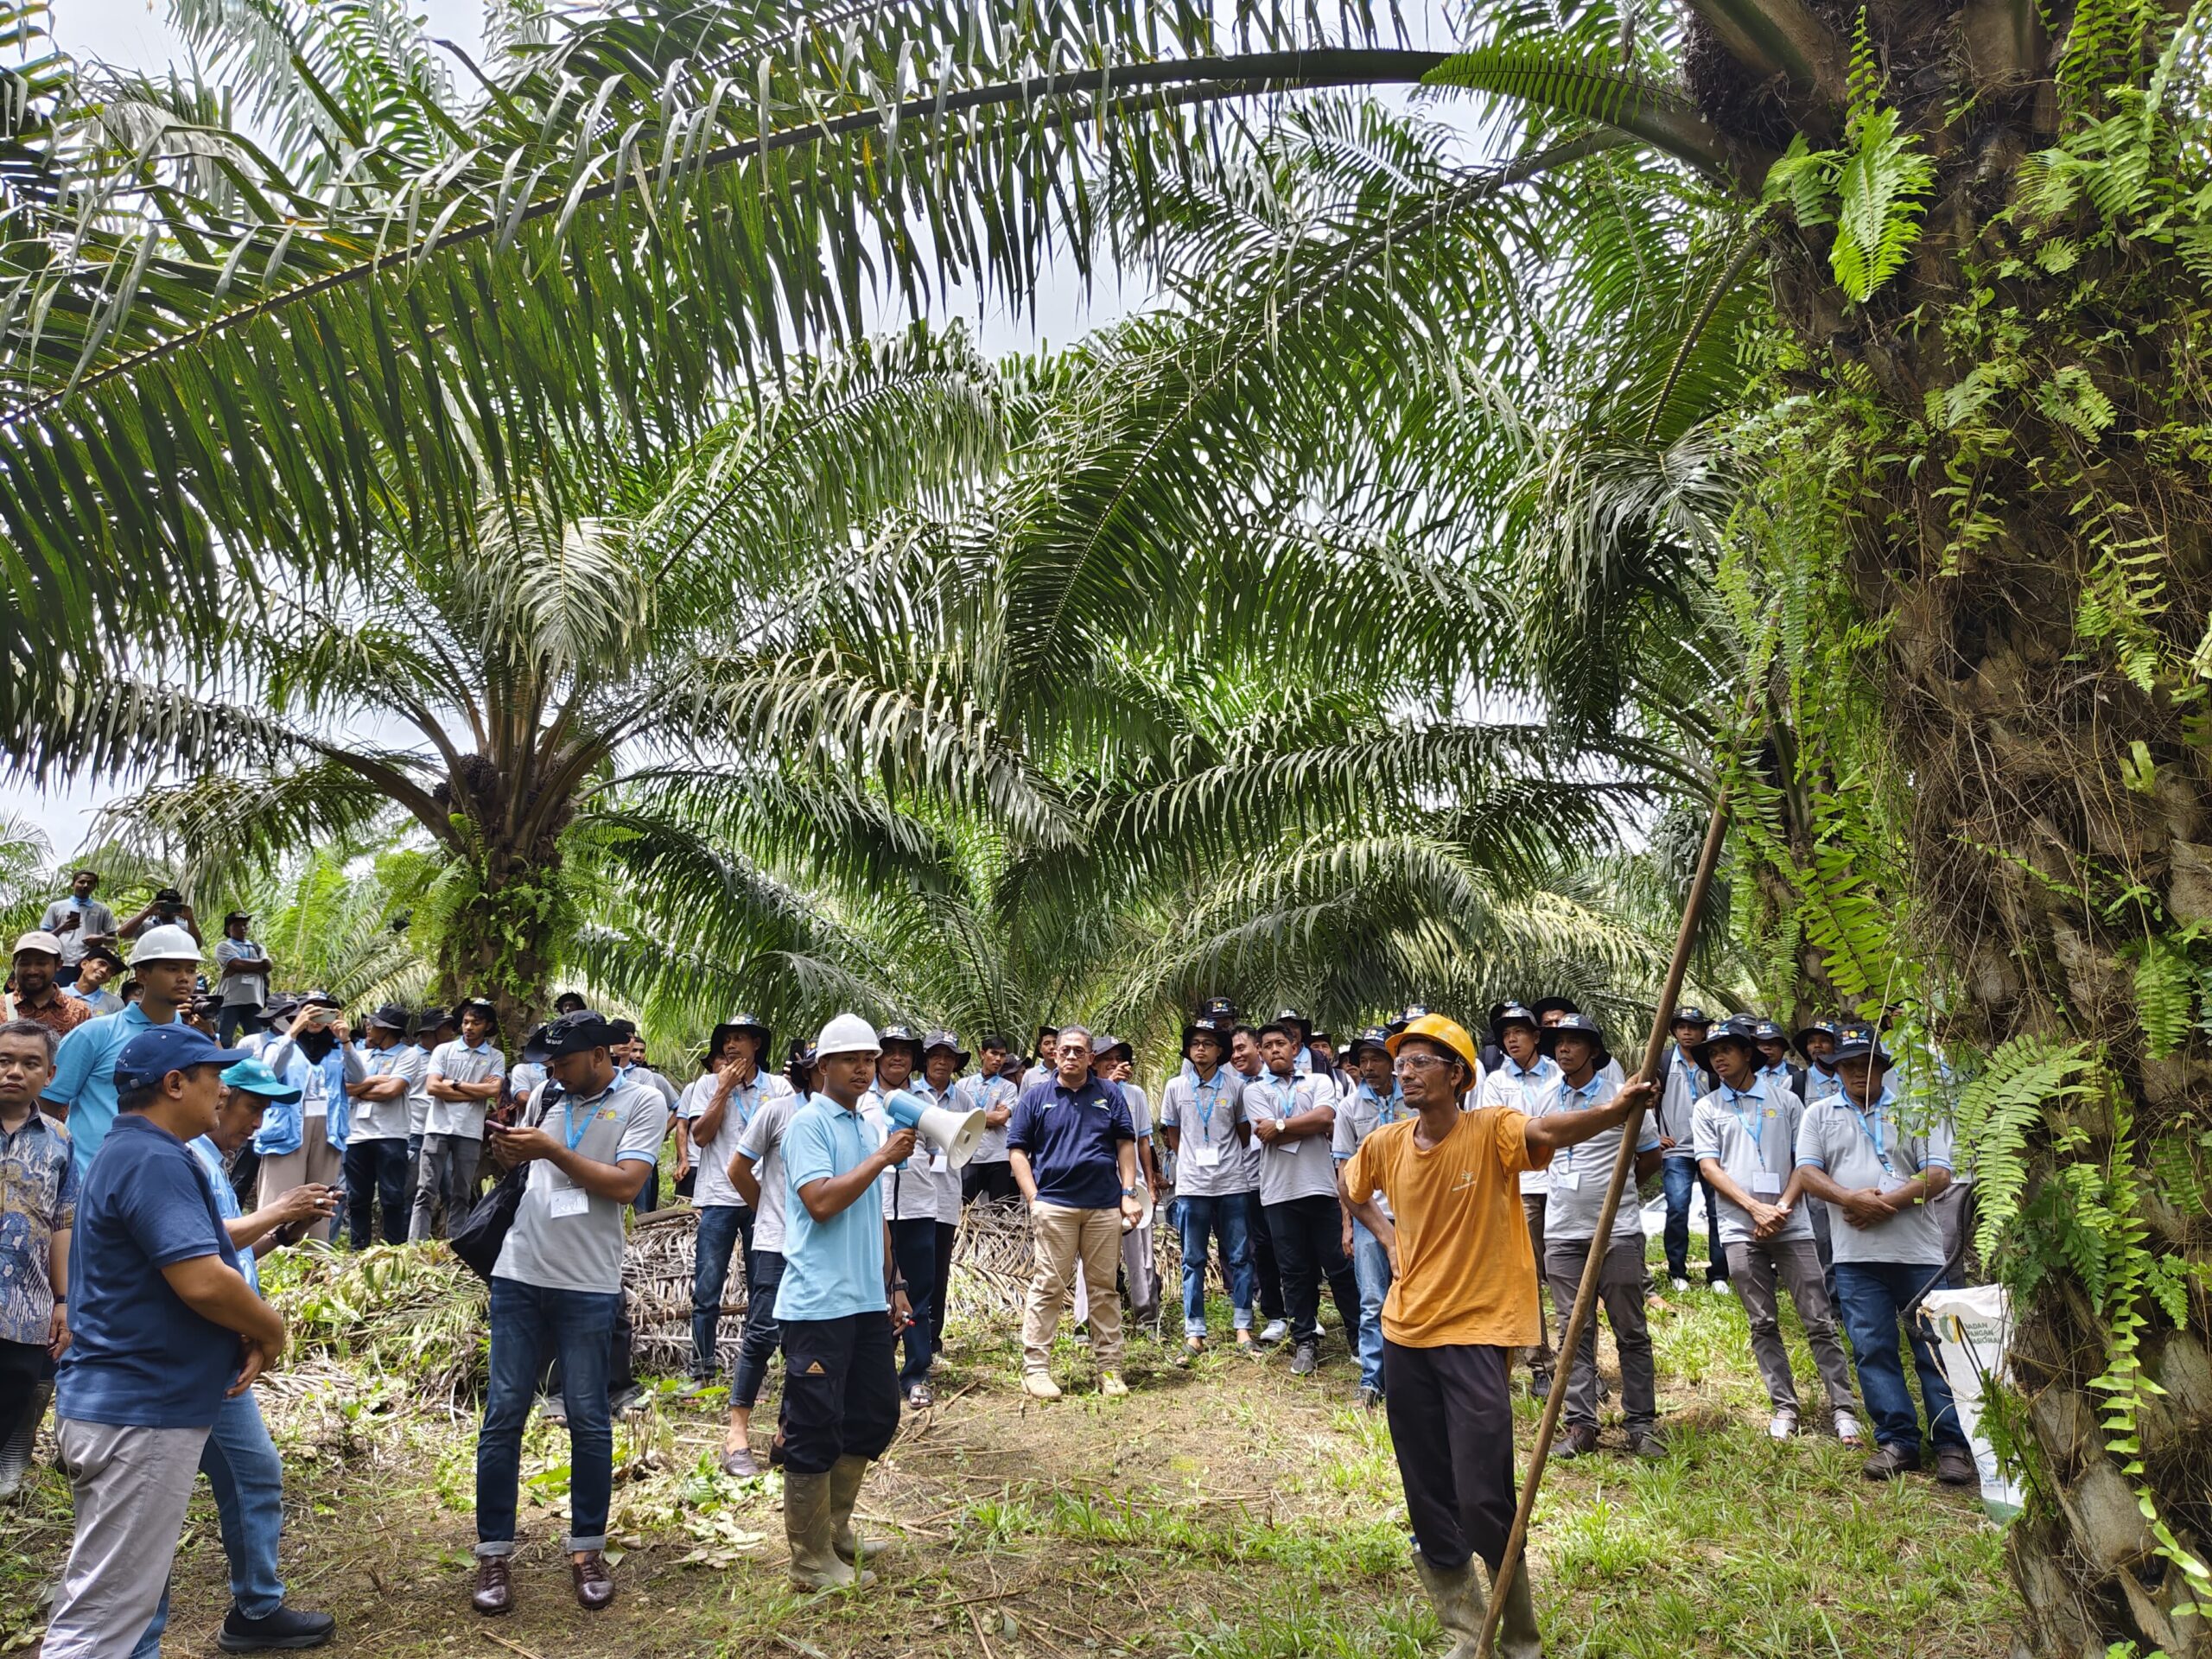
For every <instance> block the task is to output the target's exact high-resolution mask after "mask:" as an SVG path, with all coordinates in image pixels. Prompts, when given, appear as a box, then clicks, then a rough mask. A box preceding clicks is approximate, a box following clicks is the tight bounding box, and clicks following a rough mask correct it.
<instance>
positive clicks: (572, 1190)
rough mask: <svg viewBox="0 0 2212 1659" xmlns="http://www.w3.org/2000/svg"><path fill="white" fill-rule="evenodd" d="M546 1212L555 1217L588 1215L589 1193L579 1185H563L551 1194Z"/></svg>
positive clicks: (589, 1209)
mask: <svg viewBox="0 0 2212 1659" xmlns="http://www.w3.org/2000/svg"><path fill="white" fill-rule="evenodd" d="M546 1213H547V1214H548V1215H550V1216H552V1217H555V1218H556V1219H558V1218H559V1217H563V1216H588V1215H589V1214H590V1213H591V1194H590V1193H588V1192H585V1191H584V1190H583V1188H582V1187H581V1186H564V1187H562V1188H561V1189H560V1190H559V1191H557V1192H555V1193H554V1194H553V1198H552V1202H551V1204H550V1205H548V1206H547V1209H546Z"/></svg>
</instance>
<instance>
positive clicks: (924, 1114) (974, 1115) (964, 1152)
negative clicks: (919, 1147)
mask: <svg viewBox="0 0 2212 1659" xmlns="http://www.w3.org/2000/svg"><path fill="white" fill-rule="evenodd" d="M883 1115H884V1116H886V1117H887V1118H889V1119H890V1120H891V1121H892V1122H893V1123H896V1124H897V1125H898V1126H899V1128H902V1129H912V1130H913V1131H914V1133H915V1134H916V1135H919V1136H921V1138H922V1139H923V1140H925V1141H928V1142H929V1143H930V1145H931V1146H932V1147H936V1148H937V1149H938V1151H939V1152H941V1153H943V1154H944V1161H945V1164H946V1166H947V1167H949V1168H952V1169H958V1168H961V1167H962V1166H964V1165H965V1164H966V1163H967V1161H968V1160H969V1159H970V1158H972V1157H974V1156H975V1155H976V1143H977V1142H978V1141H982V1138H983V1114H982V1111H981V1110H980V1109H979V1110H976V1111H972V1112H956V1111H954V1110H953V1109H951V1108H950V1107H949V1106H933V1105H931V1103H929V1102H928V1101H926V1100H924V1099H923V1098H922V1097H921V1096H919V1095H917V1094H913V1093H911V1092H910V1091H908V1090H905V1089H894V1090H892V1092H891V1096H890V1097H889V1098H888V1099H887V1100H886V1101H885V1102H884V1103H883Z"/></svg>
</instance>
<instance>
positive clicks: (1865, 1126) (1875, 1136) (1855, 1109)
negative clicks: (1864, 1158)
mask: <svg viewBox="0 0 2212 1659" xmlns="http://www.w3.org/2000/svg"><path fill="white" fill-rule="evenodd" d="M1843 1103H1844V1104H1845V1105H1847V1106H1848V1107H1850V1108H1851V1115H1852V1116H1853V1117H1855V1118H1857V1119H1858V1120H1859V1134H1861V1135H1865V1136H1866V1139H1867V1141H1868V1142H1869V1143H1871V1144H1872V1147H1873V1148H1874V1155H1875V1156H1876V1157H1877V1158H1878V1159H1880V1160H1882V1173H1884V1174H1885V1175H1894V1174H1896V1173H1897V1171H1896V1169H1895V1168H1893V1167H1892V1166H1891V1163H1890V1154H1889V1153H1888V1152H1887V1151H1886V1150H1885V1148H1884V1147H1883V1145H1882V1119H1881V1116H1880V1113H1881V1109H1882V1103H1881V1102H1879V1101H1876V1102H1875V1103H1874V1110H1875V1114H1876V1116H1875V1118H1874V1121H1873V1122H1872V1124H1869V1123H1868V1122H1866V1113H1864V1112H1862V1111H1860V1110H1859V1106H1858V1103H1856V1102H1855V1101H1853V1099H1852V1098H1851V1096H1848V1095H1846V1096H1843Z"/></svg>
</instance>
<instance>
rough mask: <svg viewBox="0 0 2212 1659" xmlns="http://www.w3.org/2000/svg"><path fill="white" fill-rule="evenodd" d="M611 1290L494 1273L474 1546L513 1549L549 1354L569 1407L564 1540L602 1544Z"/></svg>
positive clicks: (609, 1485)
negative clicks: (527, 1437)
mask: <svg viewBox="0 0 2212 1659" xmlns="http://www.w3.org/2000/svg"><path fill="white" fill-rule="evenodd" d="M621 1307H622V1298H621V1295H620V1293H619V1292H613V1291H604V1292H594V1291H582V1290H549V1289H546V1288H545V1287H543V1286H540V1285H525V1284H524V1283H523V1282H522V1281H520V1280H519V1279H494V1280H493V1281H492V1376H491V1381H490V1383H489V1386H488V1388H487V1390H486V1395H485V1397H484V1423H483V1427H480V1428H479V1429H478V1430H477V1432H476V1553H477V1554H479V1555H512V1554H514V1549H515V1489H516V1485H517V1483H518V1481H519V1480H520V1478H521V1475H522V1430H523V1425H524V1423H525V1422H526V1421H529V1418H530V1407H531V1397H532V1395H533V1394H534V1393H535V1391H536V1388H537V1378H538V1376H539V1374H540V1373H541V1372H543V1370H544V1369H545V1361H546V1358H547V1357H548V1355H549V1354H550V1356H552V1357H555V1358H556V1359H558V1360H559V1361H560V1363H561V1398H562V1399H563V1401H564V1402H566V1403H567V1405H568V1408H569V1528H570V1531H569V1541H568V1542H567V1544H565V1545H564V1546H563V1548H567V1549H572V1550H575V1549H600V1548H604V1547H605V1545H606V1543H607V1500H608V1497H609V1496H610V1494H611V1493H612V1492H613V1486H614V1424H613V1417H612V1415H611V1414H609V1412H608V1410H607V1358H608V1355H609V1353H610V1352H611V1351H612V1349H613V1338H614V1321H615V1318H616V1316H617V1315H618V1314H619V1313H620V1312H621Z"/></svg>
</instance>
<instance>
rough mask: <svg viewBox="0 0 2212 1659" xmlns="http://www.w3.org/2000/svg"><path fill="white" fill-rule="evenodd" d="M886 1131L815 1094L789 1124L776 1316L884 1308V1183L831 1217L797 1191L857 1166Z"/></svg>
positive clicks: (827, 1315) (843, 1314)
mask: <svg viewBox="0 0 2212 1659" xmlns="http://www.w3.org/2000/svg"><path fill="white" fill-rule="evenodd" d="M882 1144H883V1135H882V1133H881V1132H880V1130H878V1129H877V1128H876V1127H875V1126H874V1124H872V1123H870V1122H868V1120H867V1119H865V1118H863V1117H862V1116H861V1115H860V1113H859V1112H858V1111H857V1110H854V1111H847V1110H846V1109H844V1108H843V1107H842V1106H840V1105H839V1104H838V1103H836V1101H834V1100H832V1099H831V1098H830V1097H829V1096H827V1095H822V1094H817V1095H814V1096H810V1098H809V1099H808V1101H807V1103H806V1104H805V1105H804V1106H802V1107H800V1108H799V1109H798V1110H797V1111H796V1112H794V1113H792V1114H791V1122H790V1124H789V1125H788V1126H787V1127H786V1128H785V1130H784V1145H783V1153H784V1279H783V1283H782V1285H781V1286H780V1287H779V1288H778V1289H777V1292H776V1317H777V1318H778V1319H845V1318H848V1317H849V1316H850V1315H852V1314H855V1313H884V1312H886V1311H887V1310H888V1308H889V1307H890V1306H891V1304H890V1302H889V1300H887V1298H886V1297H885V1295H884V1290H883V1205H882V1182H881V1180H880V1179H879V1180H878V1181H877V1183H876V1190H875V1191H874V1192H863V1193H862V1194H861V1196H860V1197H859V1198H855V1200H854V1201H853V1202H852V1203H851V1204H849V1205H846V1206H845V1208H844V1209H842V1210H841V1211H838V1212H837V1213H836V1215H834V1216H832V1217H829V1220H827V1221H817V1220H815V1218H814V1217H812V1216H811V1215H810V1214H809V1213H808V1212H807V1208H806V1205H805V1203H804V1201H803V1200H802V1199H801V1198H799V1195H798V1193H799V1189H800V1188H801V1187H803V1186H810V1185H812V1184H813V1183H815V1182H816V1181H819V1180H824V1179H829V1178H831V1177H834V1176H838V1175H843V1174H846V1173H849V1172H850V1171H852V1170H855V1169H857V1168H859V1167H860V1166H861V1164H862V1163H864V1162H866V1161H867V1160H868V1158H870V1157H871V1156H873V1155H874V1153H875V1151H876V1149H877V1148H878V1147H880V1146H882Z"/></svg>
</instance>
